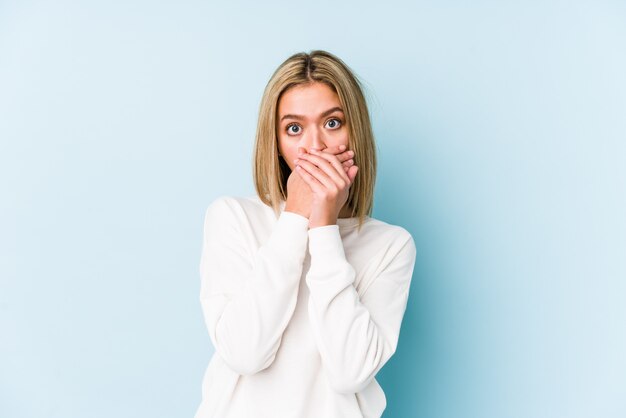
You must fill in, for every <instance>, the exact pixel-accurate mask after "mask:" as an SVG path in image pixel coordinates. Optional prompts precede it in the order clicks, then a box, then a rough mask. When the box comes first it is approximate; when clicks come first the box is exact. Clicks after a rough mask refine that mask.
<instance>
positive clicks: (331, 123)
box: [326, 118, 341, 129]
mask: <svg viewBox="0 0 626 418" xmlns="http://www.w3.org/2000/svg"><path fill="white" fill-rule="evenodd" d="M326 124H327V125H329V126H328V127H329V128H330V129H337V128H339V127H340V126H341V120H340V119H338V118H332V119H329V120H328V122H326Z"/></svg>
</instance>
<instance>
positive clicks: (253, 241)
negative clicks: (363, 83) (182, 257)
mask: <svg viewBox="0 0 626 418" xmlns="http://www.w3.org/2000/svg"><path fill="white" fill-rule="evenodd" d="M375 177H376V154H375V144H374V138H373V135H372V129H371V125H370V120H369V115H368V109H367V105H366V102H365V98H364V96H363V93H362V91H361V88H360V84H359V82H358V81H357V79H356V78H355V76H354V75H353V74H352V72H351V71H350V69H349V68H348V67H347V66H346V65H345V64H344V63H343V62H342V61H341V60H340V59H339V58H337V57H336V56H334V55H332V54H330V53H328V52H325V51H312V52H310V53H309V54H306V53H298V54H295V55H293V56H291V57H289V58H288V59H287V60H286V61H285V62H283V63H282V64H281V65H280V66H279V68H278V69H277V70H276V72H275V73H274V74H273V75H272V77H271V79H270V81H269V83H268V84H267V87H266V89H265V92H264V95H263V98H262V101H261V105H260V112H259V121H258V127H257V133H256V144H255V153H254V181H255V187H256V191H257V194H258V196H252V197H232V196H221V197H218V198H217V199H215V200H214V201H213V202H212V203H211V204H210V205H209V207H208V208H207V211H206V214H205V220H204V241H203V246H202V256H201V261H200V274H201V290H200V301H201V305H202V310H203V314H204V317H205V321H206V324H207V327H208V331H209V335H210V338H211V342H212V343H213V346H214V347H215V353H214V355H213V357H212V358H211V361H210V363H209V366H208V368H207V370H206V373H205V375H204V379H203V382H202V396H203V399H202V403H201V404H200V406H199V408H198V410H197V412H196V415H195V417H196V418H209V417H220V418H225V417H254V418H263V417H268V418H269V417H272V418H282V417H294V418H296V417H297V418H303V417H316V418H319V417H323V418H332V417H342V418H346V417H380V416H381V415H382V412H383V410H384V409H385V406H386V398H385V395H384V392H383V390H382V389H381V387H380V385H379V384H378V382H377V381H376V379H375V375H376V373H377V372H378V371H379V370H380V369H381V368H382V367H383V365H384V364H385V363H386V362H387V360H389V358H390V357H391V356H392V355H393V353H394V352H395V350H396V345H397V342H398V337H399V332H400V325H401V322H402V317H403V315H404V311H405V309H406V304H407V299H408V296H409V286H410V282H411V276H412V273H413V267H414V263H415V243H414V241H413V238H412V237H411V235H410V234H409V233H408V232H407V231H406V230H405V229H404V228H402V227H400V226H396V225H391V224H388V223H385V222H383V221H380V220H377V219H374V218H372V217H371V216H370V215H371V210H372V201H373V189H374V181H375Z"/></svg>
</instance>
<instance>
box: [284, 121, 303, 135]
mask: <svg viewBox="0 0 626 418" xmlns="http://www.w3.org/2000/svg"><path fill="white" fill-rule="evenodd" d="M293 127H296V128H298V129H300V127H299V126H298V125H296V124H295V123H292V124H290V125H287V128H286V129H287V133H288V134H290V135H291V134H297V133H298V132H300V131H298V132H294V131H289V129H290V128H293Z"/></svg>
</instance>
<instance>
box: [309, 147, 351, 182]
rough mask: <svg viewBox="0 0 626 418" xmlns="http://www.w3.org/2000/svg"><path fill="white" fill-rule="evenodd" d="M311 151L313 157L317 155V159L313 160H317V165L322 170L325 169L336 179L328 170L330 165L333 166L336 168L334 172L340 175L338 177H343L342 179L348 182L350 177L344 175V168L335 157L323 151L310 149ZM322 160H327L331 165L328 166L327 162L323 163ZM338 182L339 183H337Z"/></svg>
mask: <svg viewBox="0 0 626 418" xmlns="http://www.w3.org/2000/svg"><path fill="white" fill-rule="evenodd" d="M311 153H312V154H313V156H314V157H318V159H317V160H314V162H317V165H318V166H319V167H320V168H323V169H325V170H324V171H326V173H327V174H328V175H329V176H330V177H331V178H334V179H336V176H335V175H334V173H332V172H330V170H331V167H334V168H335V170H336V173H338V174H339V175H340V177H341V178H342V179H343V181H345V182H348V183H349V181H350V179H349V178H348V176H346V175H345V173H344V170H343V168H342V166H341V163H340V162H339V161H338V160H337V157H336V156H334V155H331V154H328V153H325V152H317V151H314V150H312V151H311ZM323 160H326V161H328V162H329V163H330V164H331V167H328V164H324V162H323ZM338 184H339V183H338Z"/></svg>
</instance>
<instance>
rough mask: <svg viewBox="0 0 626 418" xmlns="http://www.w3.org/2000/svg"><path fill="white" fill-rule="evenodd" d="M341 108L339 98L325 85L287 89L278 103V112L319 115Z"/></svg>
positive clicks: (304, 85)
mask: <svg viewBox="0 0 626 418" xmlns="http://www.w3.org/2000/svg"><path fill="white" fill-rule="evenodd" d="M333 106H340V101H339V96H337V93H335V92H334V91H333V89H332V88H330V87H329V86H328V85H326V84H324V83H319V82H317V83H312V84H301V85H297V86H294V87H291V88H289V89H287V90H286V91H285V92H284V93H283V94H282V96H281V98H280V100H279V102H278V112H279V114H280V115H282V114H284V113H296V114H300V115H304V114H311V115H317V114H319V113H322V112H323V111H325V110H327V109H329V108H331V107H333Z"/></svg>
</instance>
